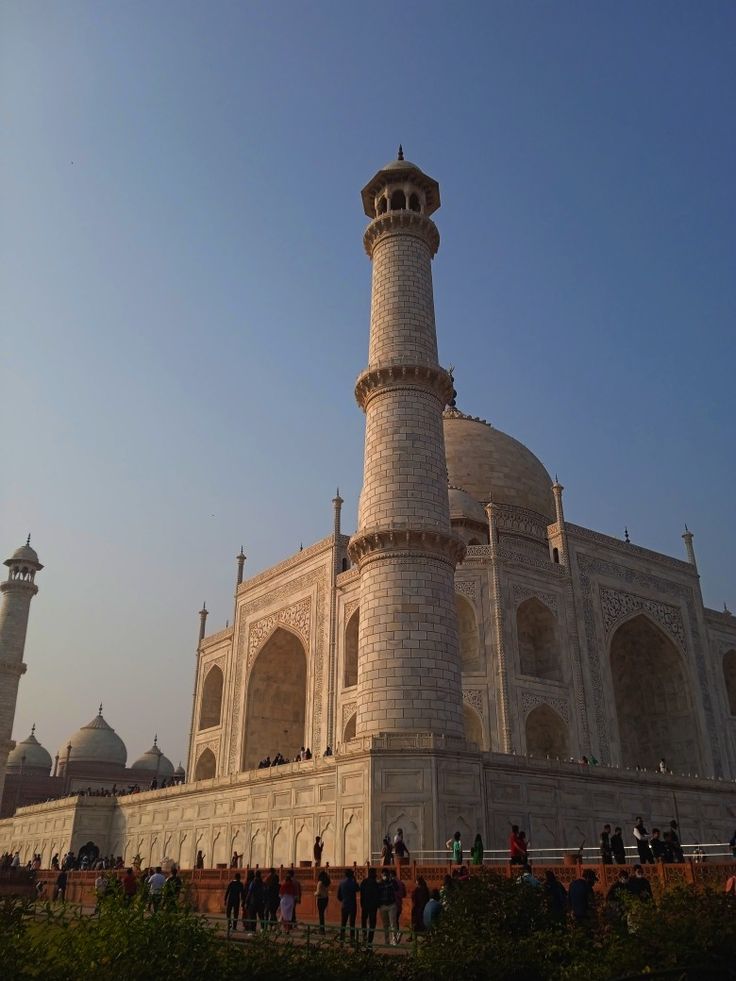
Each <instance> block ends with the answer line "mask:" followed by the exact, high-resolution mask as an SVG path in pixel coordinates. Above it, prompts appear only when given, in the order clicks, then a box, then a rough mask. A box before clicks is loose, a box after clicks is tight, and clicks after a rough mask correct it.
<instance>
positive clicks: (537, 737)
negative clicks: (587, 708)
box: [526, 705, 570, 759]
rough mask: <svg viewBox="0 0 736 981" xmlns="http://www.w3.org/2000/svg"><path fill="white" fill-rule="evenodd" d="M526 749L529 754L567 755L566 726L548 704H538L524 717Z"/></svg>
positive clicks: (568, 750)
mask: <svg viewBox="0 0 736 981" xmlns="http://www.w3.org/2000/svg"><path fill="white" fill-rule="evenodd" d="M526 751H527V754H528V755H529V756H551V757H553V758H556V757H559V758H560V759H565V758H566V757H567V756H569V754H570V748H569V744H568V738H567V726H566V725H565V723H564V722H563V720H562V719H561V718H560V716H559V715H558V714H557V713H556V712H555V711H554V709H551V708H550V707H549V705H538V706H537V707H536V708H533V709H532V710H531V712H530V713H529V715H528V716H527V717H526Z"/></svg>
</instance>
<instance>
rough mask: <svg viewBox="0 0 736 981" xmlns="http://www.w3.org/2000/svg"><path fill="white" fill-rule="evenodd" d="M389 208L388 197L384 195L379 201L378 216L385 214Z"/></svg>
mask: <svg viewBox="0 0 736 981" xmlns="http://www.w3.org/2000/svg"><path fill="white" fill-rule="evenodd" d="M387 207H388V205H387V204H386V196H385V195H384V194H382V195H381V196H380V198H379V199H378V208H377V212H378V214H379V215H383V214H385V213H386V209H387Z"/></svg>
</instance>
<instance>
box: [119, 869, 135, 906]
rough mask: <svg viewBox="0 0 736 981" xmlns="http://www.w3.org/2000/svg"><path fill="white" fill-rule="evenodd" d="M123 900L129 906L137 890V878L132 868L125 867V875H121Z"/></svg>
mask: <svg viewBox="0 0 736 981" xmlns="http://www.w3.org/2000/svg"><path fill="white" fill-rule="evenodd" d="M122 885H123V902H124V903H125V905H126V906H130V904H131V903H132V902H133V898H134V897H135V894H136V892H137V891H138V880H137V879H136V877H135V875H134V874H133V869H132V868H130V869H126V870H125V875H124V876H123V883H122Z"/></svg>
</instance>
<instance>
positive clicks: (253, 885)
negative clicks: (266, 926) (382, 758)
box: [243, 869, 265, 933]
mask: <svg viewBox="0 0 736 981" xmlns="http://www.w3.org/2000/svg"><path fill="white" fill-rule="evenodd" d="M264 897H265V888H264V885H263V879H262V877H261V870H260V869H256V871H255V874H254V876H253V878H252V879H251V881H250V883H249V884H248V891H247V892H246V894H245V898H244V901H243V926H244V927H245V929H246V930H249V931H252V932H254V933H255V929H256V920H257V919H258V920H260V921H261V930H262V929H263V919H264V911H265V899H264Z"/></svg>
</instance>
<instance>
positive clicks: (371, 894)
mask: <svg viewBox="0 0 736 981" xmlns="http://www.w3.org/2000/svg"><path fill="white" fill-rule="evenodd" d="M377 915H378V880H377V878H376V870H375V869H374V868H373V866H371V868H369V869H368V875H367V876H366V877H365V879H363V881H362V882H361V884H360V929H361V931H362V935H363V943H364V944H365V945H366V947H368V948H369V949H370V948H372V947H373V937H374V936H375V933H376V917H377Z"/></svg>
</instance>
